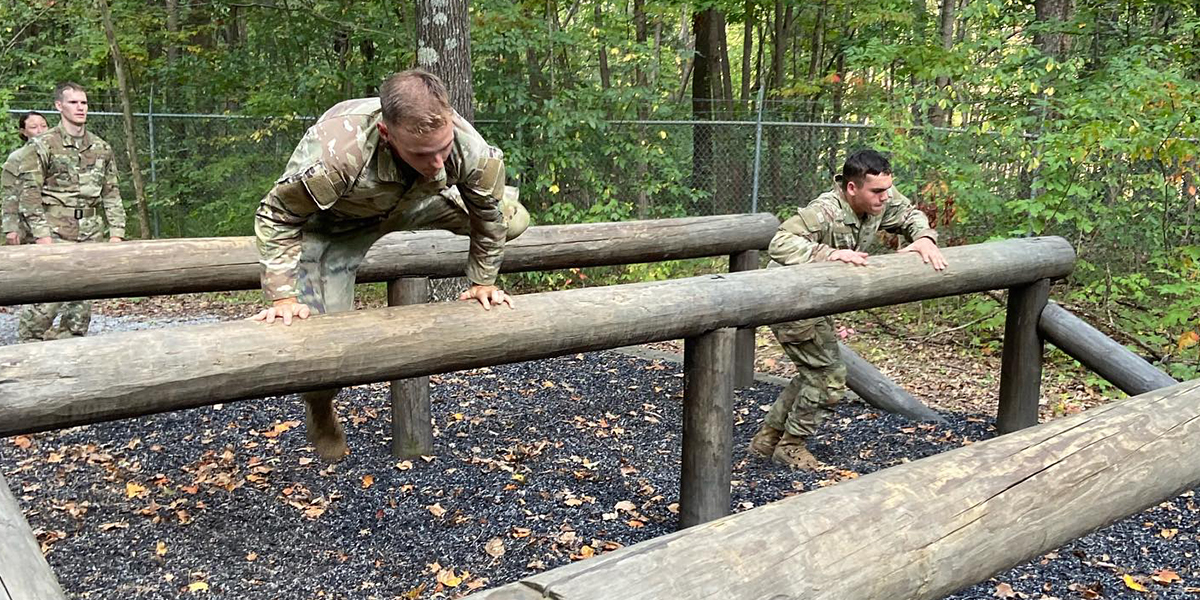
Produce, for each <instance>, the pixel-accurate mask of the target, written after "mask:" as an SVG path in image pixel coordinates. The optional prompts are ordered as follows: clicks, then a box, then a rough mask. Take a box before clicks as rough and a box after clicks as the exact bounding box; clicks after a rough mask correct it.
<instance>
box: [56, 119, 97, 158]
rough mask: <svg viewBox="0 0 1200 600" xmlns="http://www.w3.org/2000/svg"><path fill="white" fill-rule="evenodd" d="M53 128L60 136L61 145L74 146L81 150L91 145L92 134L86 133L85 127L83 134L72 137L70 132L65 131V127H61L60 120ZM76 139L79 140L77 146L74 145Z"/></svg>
mask: <svg viewBox="0 0 1200 600" xmlns="http://www.w3.org/2000/svg"><path fill="white" fill-rule="evenodd" d="M54 128H55V129H57V130H58V134H59V137H61V138H62V144H63V147H66V148H75V149H76V150H79V151H81V152H82V151H83V150H87V149H88V148H91V147H92V134H90V133H88V130H87V128H86V127H85V128H84V130H83V136H82V137H79V138H75V137H72V136H71V134H69V133H67V129H66V128H65V127H63V124H62V122H59V124H58V125H55V126H54ZM76 139H78V140H79V145H78V146H76V145H75V140H76Z"/></svg>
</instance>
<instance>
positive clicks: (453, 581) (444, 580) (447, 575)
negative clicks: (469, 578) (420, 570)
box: [437, 569, 468, 587]
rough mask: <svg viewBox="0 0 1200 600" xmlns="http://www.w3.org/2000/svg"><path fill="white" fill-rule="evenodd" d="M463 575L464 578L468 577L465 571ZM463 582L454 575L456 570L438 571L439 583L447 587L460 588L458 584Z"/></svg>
mask: <svg viewBox="0 0 1200 600" xmlns="http://www.w3.org/2000/svg"><path fill="white" fill-rule="evenodd" d="M462 574H463V576H466V575H467V574H468V573H467V572H466V571H463V572H462ZM462 580H463V578H462V577H459V576H457V575H455V574H454V569H442V570H441V571H438V574H437V581H438V583H440V584H442V585H444V586H446V587H458V584H460V583H462Z"/></svg>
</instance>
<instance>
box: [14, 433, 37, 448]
mask: <svg viewBox="0 0 1200 600" xmlns="http://www.w3.org/2000/svg"><path fill="white" fill-rule="evenodd" d="M12 442H13V444H16V446H17V447H18V448H20V449H22V450H28V449H29V447H30V446H32V445H33V440H31V439H29V438H27V437H25V436H23V435H18V436H17V437H15V438H13V441H12Z"/></svg>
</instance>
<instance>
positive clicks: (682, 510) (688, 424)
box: [679, 328, 737, 527]
mask: <svg viewBox="0 0 1200 600" xmlns="http://www.w3.org/2000/svg"><path fill="white" fill-rule="evenodd" d="M736 338H737V330H736V329H733V328H725V329H718V330H716V331H710V332H708V333H705V334H702V335H699V336H696V337H692V338H688V339H686V340H684V343H683V372H684V375H683V382H684V384H683V385H684V390H683V463H682V467H681V470H680V475H679V526H680V527H691V526H693V525H699V524H700V523H705V522H707V521H712V520H714V519H719V518H721V517H723V516H725V515H727V514H729V493H730V492H729V488H730V485H731V483H732V478H733V463H732V461H733V379H734V369H735V364H734V349H735V347H736V345H737V342H736Z"/></svg>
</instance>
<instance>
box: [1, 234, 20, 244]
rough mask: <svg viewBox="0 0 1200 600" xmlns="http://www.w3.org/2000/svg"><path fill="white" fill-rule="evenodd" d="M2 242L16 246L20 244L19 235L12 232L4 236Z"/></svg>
mask: <svg viewBox="0 0 1200 600" xmlns="http://www.w3.org/2000/svg"><path fill="white" fill-rule="evenodd" d="M4 241H5V242H6V243H7V244H8V245H9V246H16V245H17V244H20V243H21V234H19V233H17V232H15V231H13V232H10V233H8V234H7V235H5V236H4Z"/></svg>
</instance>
